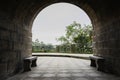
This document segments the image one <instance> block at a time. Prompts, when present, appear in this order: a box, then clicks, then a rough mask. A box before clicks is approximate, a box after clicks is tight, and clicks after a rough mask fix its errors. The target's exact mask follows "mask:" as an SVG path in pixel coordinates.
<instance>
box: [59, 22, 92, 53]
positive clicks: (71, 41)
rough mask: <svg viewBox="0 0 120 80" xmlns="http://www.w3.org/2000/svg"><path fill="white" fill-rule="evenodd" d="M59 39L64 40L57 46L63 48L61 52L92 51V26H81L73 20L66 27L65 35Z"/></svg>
mask: <svg viewBox="0 0 120 80" xmlns="http://www.w3.org/2000/svg"><path fill="white" fill-rule="evenodd" d="M57 40H58V41H61V42H62V44H61V45H59V46H57V47H59V48H62V49H61V50H60V49H59V52H61V51H62V52H74V53H92V26H91V25H84V27H81V25H80V24H79V23H76V22H73V24H70V25H69V26H67V27H66V34H65V36H61V37H59V38H58V39H57Z"/></svg>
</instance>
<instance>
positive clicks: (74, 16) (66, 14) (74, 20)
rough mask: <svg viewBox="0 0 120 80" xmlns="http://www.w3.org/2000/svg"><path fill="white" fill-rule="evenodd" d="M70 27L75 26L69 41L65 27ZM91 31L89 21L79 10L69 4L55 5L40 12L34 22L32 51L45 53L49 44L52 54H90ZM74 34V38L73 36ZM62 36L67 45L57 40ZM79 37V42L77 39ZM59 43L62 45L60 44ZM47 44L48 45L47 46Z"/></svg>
mask: <svg viewBox="0 0 120 80" xmlns="http://www.w3.org/2000/svg"><path fill="white" fill-rule="evenodd" d="M75 24H77V25H75ZM70 25H75V26H73V27H74V28H72V29H74V31H71V35H70V37H71V40H70V38H68V37H67V36H68V33H67V31H70V30H69V29H68V28H67V27H68V26H70ZM78 25H79V26H78ZM75 28H76V29H75ZM77 28H78V29H77ZM76 31H78V33H76ZM80 31H81V32H80ZM92 31H93V30H92V24H91V21H90V19H89V17H88V15H87V14H86V13H85V12H84V11H83V10H82V9H81V8H79V7H78V6H75V5H73V4H70V3H55V4H52V5H50V6H47V7H46V8H44V9H43V10H42V11H40V13H39V14H38V15H37V17H36V18H35V20H34V23H33V29H32V32H33V36H32V37H33V38H32V40H33V42H32V51H33V52H41V51H42V52H44V50H45V52H46V51H48V50H47V49H46V48H47V46H50V44H51V47H52V46H53V47H54V48H52V49H54V50H52V51H53V52H56V50H57V51H58V50H59V51H58V52H63V53H67V52H68V53H80V54H81V53H84V54H86V53H92V48H91V46H92V39H91V36H92ZM81 33H83V34H84V37H85V38H84V39H82V36H83V34H81ZM75 34H76V36H74V35H75ZM63 36H64V38H65V39H66V40H67V43H66V41H65V40H64V41H61V40H59V39H60V38H61V37H63ZM78 36H79V37H78ZM80 37H81V41H80V40H79V39H77V38H80ZM75 38H76V39H75ZM56 39H57V40H56ZM88 39H89V40H88ZM75 40H76V41H75ZM58 41H59V43H58ZM44 42H45V43H44ZM60 42H62V43H61V44H60ZM48 43H50V44H49V45H48ZM65 45H66V47H64V46H65ZM80 46H81V47H80ZM68 47H69V48H68ZM56 48H58V49H56ZM63 48H64V49H63ZM43 49H44V50H43Z"/></svg>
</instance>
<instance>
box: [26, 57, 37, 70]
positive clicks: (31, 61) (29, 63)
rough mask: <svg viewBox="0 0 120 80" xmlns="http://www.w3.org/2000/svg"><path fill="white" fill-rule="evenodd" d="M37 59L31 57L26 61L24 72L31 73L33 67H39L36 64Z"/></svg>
mask: <svg viewBox="0 0 120 80" xmlns="http://www.w3.org/2000/svg"><path fill="white" fill-rule="evenodd" d="M36 61H37V57H36V56H31V57H27V58H25V59H24V72H25V71H31V67H35V66H37V64H36Z"/></svg>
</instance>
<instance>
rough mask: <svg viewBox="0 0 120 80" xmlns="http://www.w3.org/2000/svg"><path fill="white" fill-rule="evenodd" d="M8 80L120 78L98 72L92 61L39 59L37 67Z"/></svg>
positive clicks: (64, 58)
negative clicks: (92, 65)
mask: <svg viewBox="0 0 120 80" xmlns="http://www.w3.org/2000/svg"><path fill="white" fill-rule="evenodd" d="M7 80H120V77H119V76H115V75H112V74H107V73H104V72H100V71H97V70H96V69H95V68H94V67H90V60H84V59H75V58H67V57H38V60H37V67H33V68H32V71H28V72H24V73H19V74H17V75H15V76H12V77H10V78H8V79H7Z"/></svg>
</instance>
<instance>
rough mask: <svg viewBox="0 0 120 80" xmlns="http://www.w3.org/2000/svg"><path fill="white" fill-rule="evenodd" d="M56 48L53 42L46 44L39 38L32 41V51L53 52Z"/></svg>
mask: <svg viewBox="0 0 120 80" xmlns="http://www.w3.org/2000/svg"><path fill="white" fill-rule="evenodd" d="M53 51H55V48H54V46H53V45H52V44H45V43H44V42H40V41H39V40H38V39H36V40H35V42H34V41H32V52H53Z"/></svg>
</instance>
